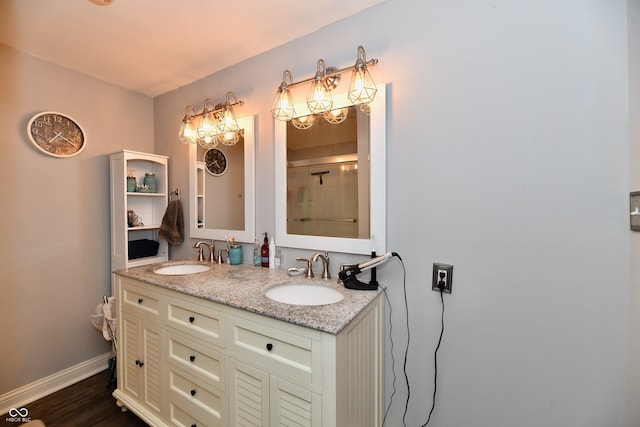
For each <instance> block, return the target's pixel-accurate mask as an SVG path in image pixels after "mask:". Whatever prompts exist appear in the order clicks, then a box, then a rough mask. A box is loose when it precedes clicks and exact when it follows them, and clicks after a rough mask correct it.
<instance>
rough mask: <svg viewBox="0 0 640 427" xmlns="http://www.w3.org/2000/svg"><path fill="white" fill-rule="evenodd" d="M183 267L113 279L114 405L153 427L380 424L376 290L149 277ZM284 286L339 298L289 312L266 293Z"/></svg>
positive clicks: (224, 275)
mask: <svg viewBox="0 0 640 427" xmlns="http://www.w3.org/2000/svg"><path fill="white" fill-rule="evenodd" d="M185 262H186V261H184V260H183V261H170V262H168V263H161V264H154V265H147V266H140V267H135V268H130V269H126V270H120V271H118V272H116V277H117V280H116V289H117V298H118V314H117V316H118V318H117V322H118V329H117V331H118V332H117V334H118V340H119V341H118V355H117V356H118V358H117V363H118V387H117V390H116V391H115V392H114V393H113V395H114V397H115V398H116V399H117V403H118V405H119V406H121V407H123V410H124V408H128V409H130V410H132V411H133V412H135V413H136V414H137V415H138V416H139V417H140V418H142V419H143V420H145V421H146V422H147V423H149V424H150V425H157V426H162V425H183V426H198V427H200V426H229V427H231V426H238V425H244V426H269V425H271V426H280V425H291V426H298V425H299V426H344V427H353V426H380V425H381V424H382V416H383V390H384V387H383V378H384V375H383V368H384V361H383V354H384V352H383V345H384V338H383V329H384V325H383V318H384V316H383V312H384V304H383V297H382V293H381V291H380V290H378V291H354V290H350V289H346V288H344V287H343V286H342V285H339V284H337V283H336V280H335V279H330V280H322V279H306V278H303V277H289V276H288V275H287V273H286V272H285V271H282V270H273V269H266V268H260V267H254V266H252V265H237V266H232V265H228V264H221V265H219V264H208V263H206V264H205V265H207V266H209V267H210V270H209V271H205V272H199V273H193V274H184V275H160V274H157V273H155V272H154V270H156V269H158V268H159V267H162V266H166V265H172V264H181V263H185ZM189 263H190V264H193V262H189ZM203 264H204V263H203ZM284 284H294V285H296V284H306V285H308V284H313V285H315V286H320V287H330V288H333V289H335V290H338V291H339V292H341V293H342V294H343V295H344V298H343V299H342V300H341V301H339V302H336V303H333V304H326V305H296V304H287V303H282V302H277V301H274V300H272V299H270V298H268V297H267V296H265V292H266V291H268V290H269V289H271V288H273V287H276V286H279V285H284Z"/></svg>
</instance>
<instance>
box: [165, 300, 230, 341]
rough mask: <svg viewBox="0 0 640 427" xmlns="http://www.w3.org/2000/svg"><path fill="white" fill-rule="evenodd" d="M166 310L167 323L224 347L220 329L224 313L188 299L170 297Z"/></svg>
mask: <svg viewBox="0 0 640 427" xmlns="http://www.w3.org/2000/svg"><path fill="white" fill-rule="evenodd" d="M167 308H168V310H167V323H168V325H169V326H171V327H172V328H176V329H177V330H179V331H182V332H186V333H188V334H191V335H193V336H194V337H196V338H198V339H201V340H203V341H204V342H206V343H207V344H213V345H217V346H219V347H224V343H223V341H222V336H221V330H222V328H223V320H224V314H223V313H221V312H219V311H217V310H214V309H211V308H209V307H204V306H202V305H199V304H195V303H193V302H191V301H188V300H182V299H177V298H172V299H171V300H170V301H169V304H168V307H167Z"/></svg>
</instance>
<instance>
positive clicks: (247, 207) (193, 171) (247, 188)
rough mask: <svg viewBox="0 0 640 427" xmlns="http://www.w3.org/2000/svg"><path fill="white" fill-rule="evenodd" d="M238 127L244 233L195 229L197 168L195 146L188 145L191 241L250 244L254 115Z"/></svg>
mask: <svg viewBox="0 0 640 427" xmlns="http://www.w3.org/2000/svg"><path fill="white" fill-rule="evenodd" d="M237 122H238V126H239V127H240V128H241V129H244V226H245V229H244V230H226V229H218V228H198V227H197V226H196V221H197V218H196V215H197V212H198V206H197V198H196V190H197V168H196V161H198V159H197V158H196V157H197V153H198V145H197V144H189V145H190V147H189V207H190V209H189V210H190V212H189V230H190V233H191V236H190V237H191V238H192V239H193V238H196V239H214V240H225V239H226V236H229V237H231V236H233V237H235V239H236V242H239V243H253V242H254V240H255V238H256V235H255V211H256V209H255V208H256V201H255V200H256V199H255V143H256V140H255V116H248V117H242V118H239V119H237Z"/></svg>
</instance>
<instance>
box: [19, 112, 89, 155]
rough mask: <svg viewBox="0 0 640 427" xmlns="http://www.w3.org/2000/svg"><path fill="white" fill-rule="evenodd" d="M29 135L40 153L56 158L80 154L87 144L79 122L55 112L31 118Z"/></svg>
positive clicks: (39, 114)
mask: <svg viewBox="0 0 640 427" xmlns="http://www.w3.org/2000/svg"><path fill="white" fill-rule="evenodd" d="M27 135H28V136H29V140H30V141H31V142H32V143H33V145H35V146H36V147H37V148H38V149H39V150H40V151H42V152H44V153H46V154H48V155H50V156H54V157H71V156H75V155H77V154H80V152H81V151H82V150H84V147H85V145H86V142H87V141H86V136H85V133H84V130H82V128H81V127H80V125H79V124H78V122H76V121H75V120H74V119H72V118H71V117H69V116H67V115H65V114H61V113H55V112H53V111H45V112H42V113H38V114H36V115H34V116H33V117H31V119H30V120H29V123H28V124H27Z"/></svg>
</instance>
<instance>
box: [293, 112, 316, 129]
mask: <svg viewBox="0 0 640 427" xmlns="http://www.w3.org/2000/svg"><path fill="white" fill-rule="evenodd" d="M313 120H314V119H313V116H312V115H309V116H302V117H296V118H295V119H291V124H292V125H293V127H295V128H296V129H302V130H304V129H309V128H310V127H311V126H313Z"/></svg>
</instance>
